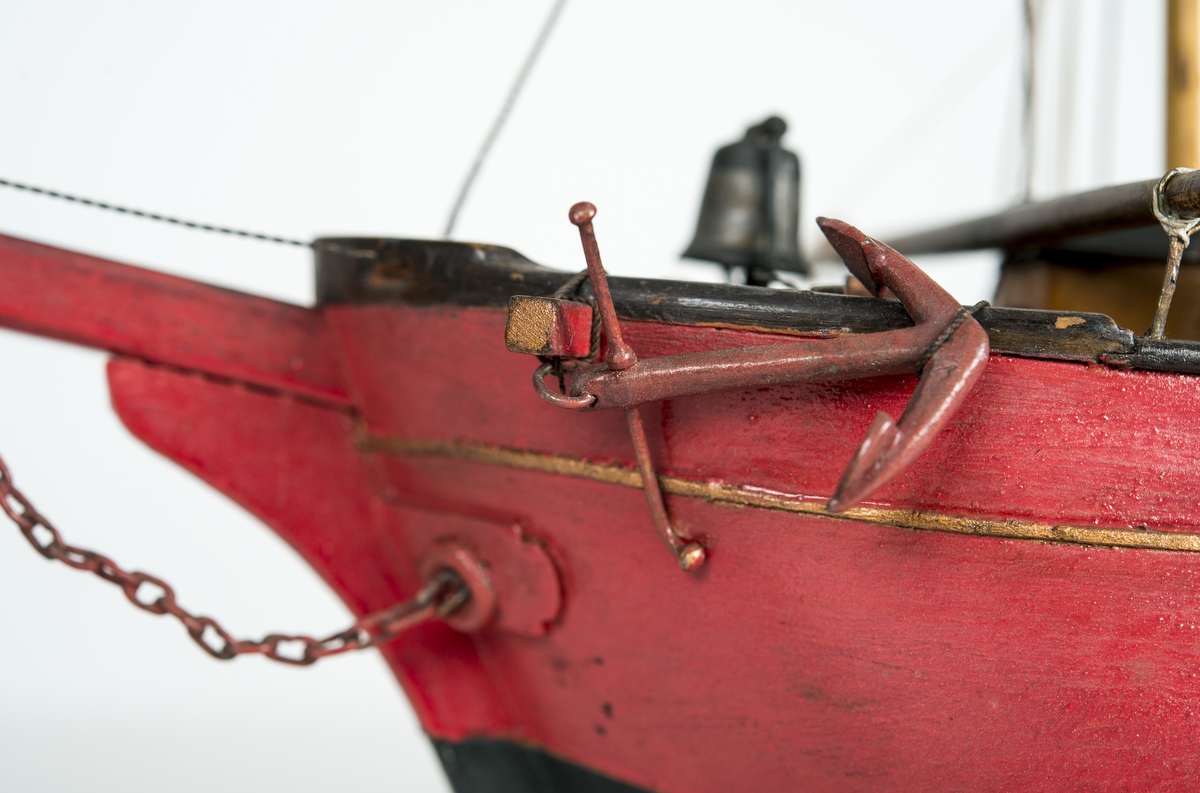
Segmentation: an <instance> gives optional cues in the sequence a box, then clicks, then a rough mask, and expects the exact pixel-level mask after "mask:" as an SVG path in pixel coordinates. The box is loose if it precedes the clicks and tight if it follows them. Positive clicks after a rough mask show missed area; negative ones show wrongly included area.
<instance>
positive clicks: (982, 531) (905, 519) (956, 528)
mask: <svg viewBox="0 0 1200 793" xmlns="http://www.w3.org/2000/svg"><path fill="white" fill-rule="evenodd" d="M359 447H360V448H361V449H362V450H363V451H371V452H383V453H387V454H394V455H398V456H403V457H425V456H428V457H447V458H451V459H455V460H467V461H470V462H473V463H483V464H484V465H497V466H502V467H505V468H519V469H521V470H524V471H538V472H541V473H546V474H557V475H559V476H570V477H575V478H577V479H590V480H592V481H594V482H605V483H608V484H612V485H621V486H623V487H635V488H641V486H642V476H641V474H639V473H638V472H637V470H636V469H633V468H626V467H624V466H621V465H615V464H613V465H604V464H601V463H592V462H588V461H587V460H583V459H580V458H578V457H569V456H567V455H562V454H545V453H541V452H528V451H520V450H518V449H506V448H503V447H498V446H487V445H485V444H481V443H454V442H450V441H437V440H426V439H420V438H394V437H386V436H381V435H364V436H362V437H361V438H360V441H359ZM658 481H659V485H660V487H662V490H663V492H665V493H670V494H672V495H676V496H684V497H687V498H699V499H703V500H705V501H710V502H713V503H716V504H726V505H730V506H738V507H755V508H758V509H774V510H779V511H782V512H795V513H799V514H802V515H810V516H813V517H820V518H826V519H829V520H851V521H857V522H859V523H874V524H877V525H880V526H892V527H895V528H900V529H914V530H918V531H942V532H950V533H952V534H975V535H981V536H985V537H1005V538H1008V539H1014V540H1040V541H1044V542H1069V543H1076V544H1080V545H1104V546H1109V547H1121V548H1150V549H1154V550H1163V551H1200V534H1185V533H1178V532H1164V531H1148V530H1147V531H1138V530H1132V529H1099V528H1092V527H1088V526H1066V525H1052V524H1049V523H1035V522H1032V521H1026V520H988V519H984V518H966V517H960V516H956V515H944V514H940V513H936V512H929V511H924V510H906V509H889V508H886V507H855V508H854V509H850V510H847V511H846V512H843V513H841V514H838V515H832V514H830V513H829V512H827V511H826V510H825V500H824V499H817V498H813V497H809V498H805V497H804V496H800V495H792V494H788V493H779V492H776V491H772V490H768V489H765V488H756V487H753V486H750V485H728V484H721V483H714V482H699V481H696V480H694V479H684V478H682V477H678V476H665V475H664V476H660V477H659V479H658Z"/></svg>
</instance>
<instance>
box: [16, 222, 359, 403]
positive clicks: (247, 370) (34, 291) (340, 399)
mask: <svg viewBox="0 0 1200 793" xmlns="http://www.w3.org/2000/svg"><path fill="white" fill-rule="evenodd" d="M0 284H3V288H2V289H0V326H2V327H7V328H12V329H14V330H20V331H25V332H27V333H35V334H37V335H39V336H48V337H50V338H53V339H60V340H62V341H68V342H72V343H74V344H81V345H83V346H86V347H95V348H97V349H101V350H107V351H109V352H112V353H116V354H117V355H123V356H128V357H130V358H139V359H141V360H145V361H149V362H151V363H155V364H163V365H166V366H171V367H176V368H179V369H184V370H189V371H198V372H203V373H205V374H210V375H215V376H217V377H221V378H229V379H232V380H239V381H243V382H248V383H252V384H254V385H258V386H262V387H265V388H270V389H274V390H279V391H282V392H285V393H292V394H297V395H301V396H305V397H308V398H311V399H315V400H318V401H321V402H327V403H333V404H337V405H349V404H350V397H349V393H348V391H347V388H346V385H345V382H344V380H343V377H342V373H341V370H340V368H339V363H338V358H337V355H336V352H335V348H334V342H333V337H332V334H331V333H330V332H329V328H328V326H327V325H326V323H325V320H324V318H323V317H322V315H321V314H320V313H319V312H317V311H313V310H311V309H307V308H302V307H300V306H293V305H289V304H287V303H280V302H278V301H275V300H268V299H266V298H262V297H257V296H254V295H247V294H242V293H239V292H234V291H231V290H228V289H221V288H218V287H215V286H209V285H207V284H201V283H197V282H195V281H190V280H188V279H186V278H177V277H175V276H171V275H164V274H163V273H156V272H153V271H151V270H144V269H142V268H140V267H132V266H130V265H127V264H118V263H116V262H110V261H106V260H104V259H99V258H96V257H94V256H86V255H84V254H81V253H73V252H71V251H65V250H61V249H59V248H52V247H50V246H47V245H38V244H37V243H33V242H27V241H25V240H19V239H15V238H13V237H5V236H0Z"/></svg>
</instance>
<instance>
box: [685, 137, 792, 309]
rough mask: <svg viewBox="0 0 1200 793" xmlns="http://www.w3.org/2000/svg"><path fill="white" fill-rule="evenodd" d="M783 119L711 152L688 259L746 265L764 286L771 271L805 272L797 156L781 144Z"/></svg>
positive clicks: (755, 281) (752, 278) (751, 281)
mask: <svg viewBox="0 0 1200 793" xmlns="http://www.w3.org/2000/svg"><path fill="white" fill-rule="evenodd" d="M786 131H787V122H785V121H784V120H783V119H782V118H779V117H777V116H772V117H770V118H768V119H767V120H766V121H764V122H762V123H761V124H757V125H755V126H753V127H750V129H748V130H746V137H744V138H742V139H741V140H740V141H738V142H737V143H732V144H730V145H728V146H722V147H721V148H720V149H718V150H717V154H716V156H714V157H713V164H712V171H711V172H710V173H709V175H708V186H707V187H706V188H705V190H704V202H703V203H702V204H701V206H700V222H699V223H698V224H697V227H696V236H695V238H694V239H693V240H692V244H691V245H689V246H688V249H687V250H686V251H684V252H683V256H684V257H685V258H688V259H705V260H707V261H710V262H717V263H718V264H723V265H724V266H725V267H726V268H727V269H731V268H734V267H744V268H746V282H747V283H749V284H754V285H757V286H765V285H766V284H768V283H770V281H771V280H772V271H774V270H787V271H789V272H794V273H805V274H807V273H808V271H809V266H808V262H807V261H805V259H804V256H803V255H802V254H801V253H800V158H799V157H797V156H796V155H795V153H793V152H790V151H788V150H787V149H785V148H783V146H782V145H781V144H780V139H781V138H782V137H783V133H784V132H786Z"/></svg>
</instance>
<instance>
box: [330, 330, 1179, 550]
mask: <svg viewBox="0 0 1200 793" xmlns="http://www.w3.org/2000/svg"><path fill="white" fill-rule="evenodd" d="M327 312H328V313H329V318H330V322H331V325H332V326H333V327H334V329H335V331H336V333H337V334H338V336H339V338H340V339H342V341H343V344H344V345H345V351H346V352H345V355H346V361H347V365H348V372H349V373H350V377H351V379H352V380H353V383H354V388H355V389H356V393H357V397H356V400H357V401H358V404H360V405H362V406H363V407H362V417H363V420H364V422H365V424H366V427H367V429H368V430H369V431H370V432H372V433H375V434H379V435H384V436H394V437H402V438H403V437H412V438H428V439H434V440H446V441H458V440H469V441H472V442H478V443H483V444H491V445H496V446H503V447H507V448H512V449H523V450H530V451H539V452H550V453H558V454H567V455H571V456H575V457H580V458H583V459H586V460H590V461H593V462H599V463H606V462H617V463H621V464H623V465H627V466H632V465H633V463H634V460H633V452H632V448H631V446H630V443H629V439H628V437H627V433H626V431H625V429H624V426H623V420H622V417H621V415H620V413H619V412H616V411H596V412H590V413H587V412H585V413H577V412H573V411H567V410H561V409H559V408H555V407H552V406H550V405H547V404H545V403H543V402H542V401H541V400H540V399H538V398H537V396H536V395H535V394H534V392H533V389H532V388H531V387H530V385H529V376H530V372H531V371H532V369H533V368H534V366H535V365H536V362H535V361H533V360H532V359H530V358H527V357H524V356H520V355H516V354H513V353H509V352H507V351H506V350H505V349H504V346H503V331H504V314H503V312H502V311H499V310H494V309H478V308H476V309H471V308H447V307H442V308H432V307H431V308H402V307H389V306H361V307H350V306H335V307H330V308H328V309H327ZM626 327H627V331H626V332H627V338H628V339H629V341H630V343H631V344H632V345H633V347H634V349H635V350H637V352H638V354H639V356H642V357H649V356H653V355H664V354H668V353H674V352H685V351H688V350H694V349H712V348H716V347H737V346H742V345H746V344H752V343H770V342H771V341H772V340H776V339H778V338H779V337H777V336H772V335H770V334H759V333H752V332H749V331H741V330H728V329H726V330H722V329H715V328H697V327H685V326H669V325H662V324H658V323H636V322H632V323H626ZM418 338H419V339H424V340H425V343H420V344H414V343H411V342H408V341H407V340H409V339H418ZM916 382H917V380H916V377H907V376H906V377H895V378H874V379H869V380H861V381H854V382H846V383H828V384H820V383H817V384H809V385H797V386H788V387H784V388H771V389H759V390H755V391H745V392H737V393H728V394H714V395H710V396H704V397H694V398H686V399H677V400H672V401H670V402H667V403H665V404H664V405H662V406H661V407H657V406H648V407H647V408H646V409H645V411H646V414H647V422H648V425H649V426H650V427H652V430H651V432H650V435H651V443H652V444H656V445H657V451H656V454H657V458H658V459H657V461H658V465H659V466H660V470H661V472H662V473H665V474H670V475H677V476H681V477H686V478H690V479H698V480H701V481H708V480H713V481H720V482H725V483H729V484H733V485H742V484H747V485H753V486H756V487H763V488H768V489H771V490H775V491H778V492H781V493H790V494H800V495H804V496H810V497H814V498H827V497H828V496H829V495H830V494H831V493H832V492H833V490H834V487H835V486H836V484H837V481H838V477H839V476H840V475H841V472H842V470H843V468H844V467H845V465H846V463H847V461H849V459H850V458H851V456H852V455H853V453H854V450H855V448H856V447H857V444H858V443H859V441H860V440H861V439H862V437H863V435H864V434H865V432H866V429H867V426H868V424H869V423H870V421H871V419H872V418H873V417H874V415H875V413H876V412H877V411H880V410H883V411H886V412H888V413H890V414H891V415H893V416H896V415H899V413H900V411H902V410H903V408H904V405H905V404H906V403H907V401H908V398H909V396H910V395H911V393H912V389H913V387H914V386H915V385H916ZM654 427H657V431H655V430H654V429H653V428H654ZM1197 439H1200V379H1197V378H1196V377H1193V376H1190V375H1179V374H1165V373H1147V372H1129V371H1121V370H1117V369H1112V368H1108V367H1103V366H1098V365H1090V366H1089V365H1084V364H1072V363H1064V362H1056V361H1038V360H1028V359H1020V358H1010V357H1006V356H993V358H992V360H991V363H990V364H989V366H988V370H987V371H986V372H985V373H984V375H983V377H982V379H981V380H980V381H979V383H978V384H977V385H976V387H975V389H974V391H973V392H972V393H971V395H970V397H969V398H968V399H967V401H966V402H965V403H964V405H963V407H962V408H961V410H960V411H959V413H958V414H957V415H956V416H955V418H954V420H953V421H952V422H951V424H950V426H949V427H948V429H947V430H946V431H944V432H943V433H942V435H941V436H940V437H939V438H938V440H937V441H936V442H935V443H934V446H933V447H932V448H930V449H929V451H928V452H926V453H925V454H924V455H923V456H922V457H921V458H920V459H919V460H918V461H917V462H916V463H915V464H914V465H913V466H912V467H911V468H910V469H909V470H908V471H907V472H906V473H904V474H902V475H901V476H899V477H898V478H897V479H896V480H895V481H894V482H893V483H892V484H890V485H888V486H887V487H885V488H883V489H882V490H880V491H879V493H877V494H876V496H874V497H873V499H872V502H873V503H875V504H879V505H884V506H890V507H895V508H901V509H917V510H926V509H927V510H935V511H939V512H946V513H951V514H964V515H974V516H986V517H995V518H998V519H1008V518H1017V519H1024V520H1033V521H1039V522H1045V523H1069V524H1078V525H1092V526H1102V527H1109V528H1124V529H1128V528H1138V527H1143V526H1144V527H1147V528H1153V529H1161V530H1166V531H1172V530H1174V531H1193V530H1195V529H1196V528H1197V527H1200V508H1198V506H1197V504H1196V499H1195V494H1196V493H1197V492H1200V468H1198V467H1197V465H1196V459H1197V454H1198V449H1200V447H1198V446H1197Z"/></svg>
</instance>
